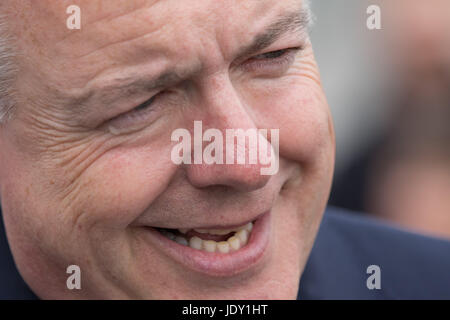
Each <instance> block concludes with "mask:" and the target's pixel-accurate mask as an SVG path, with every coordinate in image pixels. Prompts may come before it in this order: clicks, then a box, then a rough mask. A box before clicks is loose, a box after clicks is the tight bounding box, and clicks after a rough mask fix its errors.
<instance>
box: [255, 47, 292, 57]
mask: <svg viewBox="0 0 450 320" xmlns="http://www.w3.org/2000/svg"><path fill="white" fill-rule="evenodd" d="M289 50H291V49H283V50H277V51H272V52H268V53H263V54H260V55H259V56H256V57H254V58H253V59H277V58H279V57H282V56H283V55H285V54H286V53H287V52H288V51H289Z"/></svg>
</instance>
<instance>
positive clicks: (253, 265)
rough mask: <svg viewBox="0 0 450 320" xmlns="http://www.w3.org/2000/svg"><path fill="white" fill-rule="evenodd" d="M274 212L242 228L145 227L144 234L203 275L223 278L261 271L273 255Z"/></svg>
mask: <svg viewBox="0 0 450 320" xmlns="http://www.w3.org/2000/svg"><path fill="white" fill-rule="evenodd" d="M270 212H271V211H270V210H269V211H266V212H264V213H262V214H260V215H259V216H257V217H256V218H255V219H254V220H252V221H251V222H249V221H248V220H247V222H245V223H242V224H241V225H234V226H226V227H225V226H224V227H217V226H215V227H210V228H204V229H198V228H192V229H181V228H180V229H166V228H157V227H145V229H144V230H145V231H146V232H144V233H143V235H144V236H145V239H147V241H149V243H150V244H151V246H152V247H155V248H158V249H160V250H161V251H162V252H163V253H164V254H167V255H168V256H169V257H171V258H173V259H174V260H175V261H177V262H178V263H180V264H181V265H183V266H185V267H187V268H189V269H191V270H193V271H196V272H200V273H202V274H206V275H209V276H213V277H217V276H219V277H223V276H233V275H236V274H238V273H241V272H244V271H246V270H248V271H250V270H253V271H255V272H257V271H258V270H260V268H259V267H258V266H261V265H263V264H264V261H267V259H266V258H264V257H268V254H269V252H270V251H269V250H268V248H269V240H270V238H271V237H270V234H271V231H270V230H271V218H270V217H271V214H270ZM266 253H267V254H266Z"/></svg>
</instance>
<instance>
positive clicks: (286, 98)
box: [253, 78, 334, 165]
mask: <svg viewBox="0 0 450 320" xmlns="http://www.w3.org/2000/svg"><path fill="white" fill-rule="evenodd" d="M253 99H254V102H253V103H254V104H255V105H257V106H258V110H259V112H258V113H257V118H258V120H257V121H258V123H259V124H260V125H261V126H263V127H264V128H275V129H279V130H280V156H282V157H285V158H288V159H293V160H295V161H297V162H302V163H303V164H306V165H307V164H313V163H314V162H316V161H317V158H318V157H320V156H323V153H324V152H332V150H334V132H333V125H332V120H331V114H330V111H329V108H328V104H327V101H326V98H325V95H324V93H323V91H322V89H321V88H320V86H318V85H317V83H316V82H314V81H311V80H309V79H306V78H305V79H298V78H295V79H294V78H291V79H286V80H285V81H284V83H283V84H282V85H278V86H277V87H272V88H264V90H258V91H257V92H256V94H255V95H254V96H253Z"/></svg>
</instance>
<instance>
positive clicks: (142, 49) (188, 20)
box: [9, 0, 302, 86]
mask: <svg viewBox="0 0 450 320" xmlns="http://www.w3.org/2000/svg"><path fill="white" fill-rule="evenodd" d="M9 1H10V2H11V3H14V5H13V6H15V7H20V10H21V11H23V12H25V15H26V16H27V17H26V18H24V19H21V20H20V21H18V22H16V23H18V29H19V30H21V33H22V34H23V36H22V37H21V39H23V41H22V42H23V44H22V45H23V46H24V47H26V51H27V53H32V54H33V55H34V56H35V57H37V56H39V59H40V65H39V67H40V69H41V71H42V73H43V74H45V73H46V71H45V68H46V65H45V62H48V67H49V72H50V71H51V70H55V69H59V70H66V71H67V68H71V69H72V70H70V71H71V73H72V75H73V76H74V77H73V79H72V80H73V81H79V83H78V84H77V83H73V84H74V85H75V86H83V84H84V83H85V82H86V81H87V80H88V79H91V78H92V77H93V76H94V75H95V74H97V73H98V72H100V70H111V68H112V67H114V66H120V67H124V66H125V65H127V66H129V67H132V66H134V67H135V68H138V69H140V68H142V67H143V65H145V66H146V67H150V68H151V66H150V64H149V61H153V62H154V63H157V62H158V61H159V60H161V59H162V58H164V59H166V58H171V59H172V60H178V59H179V60H181V59H187V58H189V57H191V58H192V59H198V60H205V61H206V60H208V61H214V62H217V63H220V62H219V60H220V59H227V58H228V56H231V55H232V54H233V53H234V52H233V50H234V49H235V48H237V47H238V46H240V45H242V44H243V43H247V42H249V41H250V39H251V38H252V37H254V36H255V35H256V34H257V33H259V32H261V31H262V29H263V28H264V27H265V26H267V25H269V24H270V23H271V21H273V20H275V19H276V17H277V16H279V15H281V14H282V13H283V12H286V11H291V12H295V11H298V12H300V9H301V8H302V1H301V0H283V1H279V0H246V1H241V0H220V1H217V0H196V1H192V0H159V1H155V0H133V1H124V0H78V1H75V0H68V1H66V0H65V1H54V0H40V1H32V0H19V1H15V2H14V1H13V0H9ZM70 5H77V6H79V8H80V12H81V29H80V30H69V29H68V28H67V27H66V20H67V19H68V17H69V15H70V14H68V13H67V12H66V9H67V7H69V6H70ZM16 9H17V8H16ZM215 55H217V57H216V56H215ZM219 55H220V57H219ZM205 56H207V58H205V59H203V58H204V57H205ZM199 62H200V61H199ZM50 65H51V66H50ZM49 76H50V75H49ZM53 76H54V75H53ZM55 80H56V79H55Z"/></svg>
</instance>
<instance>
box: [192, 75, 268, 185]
mask: <svg viewBox="0 0 450 320" xmlns="http://www.w3.org/2000/svg"><path fill="white" fill-rule="evenodd" d="M201 92H202V94H201V99H200V100H201V108H202V110H203V112H202V122H201V124H200V123H198V122H196V125H195V126H194V131H195V130H197V131H199V129H200V130H202V131H203V138H204V139H203V141H201V142H200V143H199V141H197V142H195V141H194V143H193V144H192V149H193V150H192V153H193V159H194V162H192V164H189V165H187V166H186V171H187V177H188V179H189V181H190V183H191V184H192V185H193V186H195V187H197V188H206V187H211V186H226V187H229V188H233V189H236V190H239V191H245V192H249V191H253V190H257V189H260V188H262V187H264V186H265V185H266V184H267V183H268V181H269V179H270V176H269V175H263V174H261V172H262V170H261V169H262V168H264V164H261V161H259V160H260V159H259V158H260V154H264V152H265V155H266V156H267V154H268V149H271V145H270V143H269V142H268V141H267V140H266V139H265V137H263V136H262V135H260V134H258V128H257V126H256V124H255V123H254V121H253V119H252V118H251V116H250V115H249V108H248V107H247V106H246V105H245V104H244V103H243V100H242V98H241V97H240V96H239V94H238V93H237V91H236V89H235V88H234V86H233V85H232V83H231V81H230V79H229V77H228V76H226V75H217V76H215V77H214V78H212V79H208V81H206V83H204V84H203V86H202V90H201ZM199 126H201V128H199ZM195 133H196V132H194V136H195ZM197 133H198V132H197ZM197 137H198V135H197ZM212 137H213V138H212ZM221 140H222V141H221ZM213 146H216V148H214V151H213V152H211V150H212V148H213ZM199 151H200V152H203V154H202V155H203V157H202V159H199ZM196 155H197V161H195V158H196ZM255 156H256V159H255ZM199 160H201V161H199ZM220 160H222V161H220Z"/></svg>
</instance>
